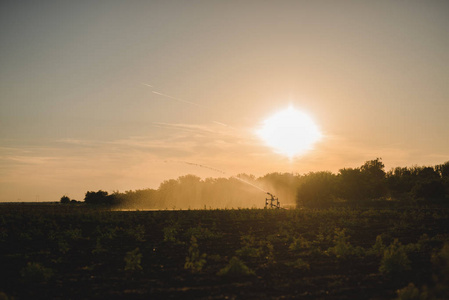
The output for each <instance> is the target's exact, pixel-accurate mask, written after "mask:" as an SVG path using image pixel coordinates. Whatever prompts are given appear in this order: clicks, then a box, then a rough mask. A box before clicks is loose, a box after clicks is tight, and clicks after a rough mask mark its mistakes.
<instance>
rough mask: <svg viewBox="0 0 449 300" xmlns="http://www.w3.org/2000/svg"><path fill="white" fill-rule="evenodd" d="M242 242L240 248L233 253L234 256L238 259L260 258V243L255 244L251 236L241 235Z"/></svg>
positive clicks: (254, 239)
mask: <svg viewBox="0 0 449 300" xmlns="http://www.w3.org/2000/svg"><path fill="white" fill-rule="evenodd" d="M240 240H241V242H242V248H240V249H238V250H237V251H235V254H237V256H239V257H247V258H248V257H251V258H258V257H261V256H262V253H263V251H262V248H261V245H260V243H257V242H256V238H255V237H254V236H253V235H251V234H246V235H243V236H242V237H241V238H240Z"/></svg>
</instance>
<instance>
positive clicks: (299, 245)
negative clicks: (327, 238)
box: [288, 236, 310, 251]
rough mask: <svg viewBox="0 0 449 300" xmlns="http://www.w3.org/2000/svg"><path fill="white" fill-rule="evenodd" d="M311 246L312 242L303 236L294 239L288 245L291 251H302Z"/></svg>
mask: <svg viewBox="0 0 449 300" xmlns="http://www.w3.org/2000/svg"><path fill="white" fill-rule="evenodd" d="M309 247H310V243H309V242H308V241H307V240H306V239H305V238H304V237H302V236H299V237H297V238H294V239H293V242H292V243H291V244H290V246H289V247H288V249H289V250H291V251H301V250H305V249H308V248H309Z"/></svg>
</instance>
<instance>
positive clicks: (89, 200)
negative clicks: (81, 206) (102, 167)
mask: <svg viewBox="0 0 449 300" xmlns="http://www.w3.org/2000/svg"><path fill="white" fill-rule="evenodd" d="M110 200H111V199H110V198H109V199H108V192H105V191H102V190H99V191H98V192H86V196H85V197H84V202H86V204H93V205H99V204H102V205H104V204H112V203H111V202H112V201H110Z"/></svg>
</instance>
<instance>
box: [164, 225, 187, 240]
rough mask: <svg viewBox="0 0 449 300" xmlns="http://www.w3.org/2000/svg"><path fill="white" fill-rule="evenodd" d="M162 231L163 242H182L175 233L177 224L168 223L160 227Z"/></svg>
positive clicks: (176, 232)
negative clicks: (162, 227)
mask: <svg viewBox="0 0 449 300" xmlns="http://www.w3.org/2000/svg"><path fill="white" fill-rule="evenodd" d="M162 231H163V232H164V242H169V243H173V244H183V243H182V242H181V241H179V240H178V238H177V237H176V235H177V234H178V226H177V225H169V226H167V227H164V229H162Z"/></svg>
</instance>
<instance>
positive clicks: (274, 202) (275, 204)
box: [164, 160, 281, 208]
mask: <svg viewBox="0 0 449 300" xmlns="http://www.w3.org/2000/svg"><path fill="white" fill-rule="evenodd" d="M164 162H165V163H169V162H177V163H183V164H187V165H191V166H196V167H200V168H204V169H209V170H212V171H215V172H218V173H221V174H223V175H226V172H225V171H222V170H220V169H217V168H213V167H209V166H206V165H201V164H197V163H192V162H188V161H183V160H164ZM231 178H234V179H237V180H238V181H240V182H243V183H246V184H248V185H250V186H252V187H253V188H256V189H258V190H259V191H262V192H264V193H266V194H267V195H269V196H270V198H269V199H265V208H280V205H281V204H280V202H279V199H278V198H277V197H276V196H274V195H273V194H271V193H270V192H267V191H266V190H264V189H262V188H261V187H259V186H257V185H255V184H252V183H251V182H248V181H246V180H244V179H242V178H240V177H237V176H233V175H231Z"/></svg>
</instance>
